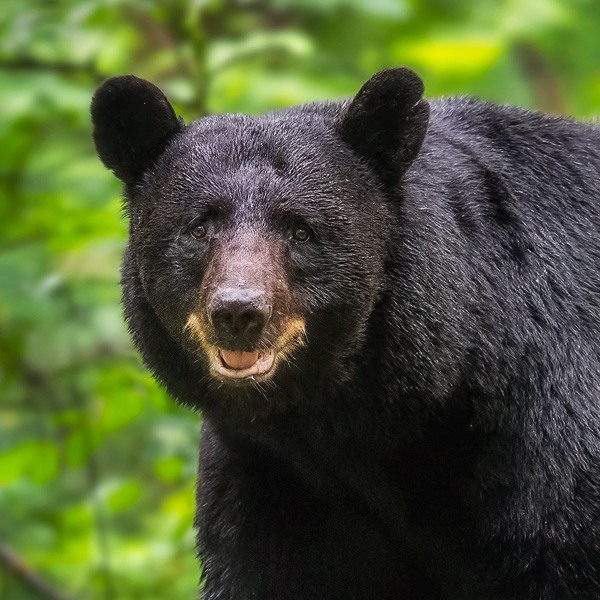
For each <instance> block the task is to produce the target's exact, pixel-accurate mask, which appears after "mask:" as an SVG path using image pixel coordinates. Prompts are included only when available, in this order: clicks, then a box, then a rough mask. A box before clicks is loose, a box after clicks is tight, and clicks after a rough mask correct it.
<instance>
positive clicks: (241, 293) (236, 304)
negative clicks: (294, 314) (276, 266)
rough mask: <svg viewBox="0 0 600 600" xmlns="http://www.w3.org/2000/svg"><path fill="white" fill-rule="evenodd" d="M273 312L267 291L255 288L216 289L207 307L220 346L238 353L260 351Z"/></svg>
mask: <svg viewBox="0 0 600 600" xmlns="http://www.w3.org/2000/svg"><path fill="white" fill-rule="evenodd" d="M272 311H273V306H272V303H271V302H270V299H269V297H268V294H267V293H266V291H265V290H261V289H252V288H230V287H225V288H220V289H217V290H216V292H215V293H214V294H213V295H212V297H211V298H210V300H209V302H208V306H207V312H208V317H209V320H210V323H211V324H212V327H213V331H214V336H215V341H216V342H217V345H218V346H219V347H221V348H224V349H228V350H237V351H252V350H254V349H255V348H256V347H257V345H258V342H259V340H260V337H261V334H262V332H263V330H264V328H265V326H266V324H267V323H268V321H269V319H270V318H271V314H272Z"/></svg>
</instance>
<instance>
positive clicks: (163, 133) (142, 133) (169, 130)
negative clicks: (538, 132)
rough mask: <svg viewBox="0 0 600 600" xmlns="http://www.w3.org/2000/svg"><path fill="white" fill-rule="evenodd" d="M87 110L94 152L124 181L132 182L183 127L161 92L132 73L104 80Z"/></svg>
mask: <svg viewBox="0 0 600 600" xmlns="http://www.w3.org/2000/svg"><path fill="white" fill-rule="evenodd" d="M91 113H92V123H93V125H94V142H95V144H96V150H97V151H98V155H99V156H100V158H101V159H102V162H103V163H104V164H105V165H106V166H107V167H108V168H109V169H112V170H113V171H114V173H115V175H116V176H117V177H118V178H119V179H121V180H122V181H123V182H125V183H127V184H134V183H136V182H137V181H138V180H139V178H140V177H141V175H142V173H143V172H144V171H145V170H146V169H147V168H148V167H151V166H152V165H153V164H154V162H155V161H156V159H157V158H158V157H159V156H160V154H161V153H162V151H163V150H164V149H165V147H166V145H167V143H168V142H169V140H171V138H172V137H173V136H174V135H176V134H177V133H179V132H180V131H182V130H183V128H184V125H183V122H182V121H180V120H179V119H178V118H177V115H176V114H175V111H174V110H173V107H172V106H171V105H170V104H169V101H168V100H167V98H166V97H165V95H164V94H163V93H162V92H161V91H160V90H159V89H158V88H157V87H156V86H155V85H153V84H152V83H150V82H149V81H146V80H144V79H139V78H138V77H134V76H133V75H123V76H121V77H111V78H110V79H107V80H106V81H104V83H102V85H100V87H99V88H98V89H97V90H96V93H95V94H94V98H93V99H92V107H91Z"/></svg>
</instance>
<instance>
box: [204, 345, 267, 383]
mask: <svg viewBox="0 0 600 600" xmlns="http://www.w3.org/2000/svg"><path fill="white" fill-rule="evenodd" d="M223 352H225V353H226V354H225V356H226V357H227V358H228V359H229V361H230V362H236V363H237V364H238V365H239V366H241V367H242V368H234V367H233V366H230V365H229V364H227V361H226V360H225V359H224V357H223ZM255 353H256V360H255V361H254V362H253V363H252V364H247V361H248V360H249V358H250V357H249V356H239V357H234V356H233V355H234V354H244V355H251V354H253V353H251V352H243V353H233V352H231V351H227V350H222V349H221V348H219V349H218V350H217V352H216V354H215V356H214V357H213V361H212V364H213V369H214V370H215V371H216V372H217V373H218V374H219V375H221V376H222V377H224V378H227V379H235V380H240V379H251V378H254V377H258V376H262V375H266V374H267V373H268V372H269V371H270V370H271V369H272V368H273V365H274V364H275V350H272V349H271V350H267V351H260V352H258V351H255Z"/></svg>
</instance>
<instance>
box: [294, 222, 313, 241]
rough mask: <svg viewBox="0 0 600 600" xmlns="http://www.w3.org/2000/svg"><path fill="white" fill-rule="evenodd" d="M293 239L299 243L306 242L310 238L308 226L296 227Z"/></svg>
mask: <svg viewBox="0 0 600 600" xmlns="http://www.w3.org/2000/svg"><path fill="white" fill-rule="evenodd" d="M292 238H293V239H294V240H295V241H297V242H300V243H302V242H306V241H308V239H309V238H310V229H309V228H308V227H307V226H306V225H296V226H295V227H294V228H293V229H292Z"/></svg>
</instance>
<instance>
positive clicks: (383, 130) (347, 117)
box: [336, 68, 429, 186]
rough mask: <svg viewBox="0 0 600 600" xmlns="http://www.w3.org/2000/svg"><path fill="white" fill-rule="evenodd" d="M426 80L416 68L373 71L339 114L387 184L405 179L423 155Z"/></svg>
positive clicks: (351, 140) (342, 131) (342, 129)
mask: <svg viewBox="0 0 600 600" xmlns="http://www.w3.org/2000/svg"><path fill="white" fill-rule="evenodd" d="M423 89H424V88H423V81H422V80H421V78H420V77H419V76H418V75H417V74H416V73H415V72H414V71H411V70H410V69H404V68H398V69H385V70H384V71H380V72H379V73H377V74H376V75H373V77H371V79H369V81H367V83H365V84H364V85H363V86H362V88H361V89H360V90H359V92H358V94H357V95H356V97H355V98H354V99H353V100H352V101H351V102H350V104H349V105H348V107H347V108H346V110H345V111H344V112H343V114H342V115H341V117H340V118H339V120H338V122H337V124H336V127H337V131H338V133H339V135H340V137H341V138H342V140H344V141H345V142H346V143H347V144H348V145H349V146H350V148H352V150H354V151H355V152H356V154H358V156H360V157H362V158H363V159H365V160H366V162H367V163H368V164H369V165H370V166H371V168H372V169H373V170H374V171H375V173H376V174H377V175H378V176H379V178H380V179H381V180H382V181H383V182H384V183H385V184H386V185H392V186H393V185H395V184H396V183H398V181H400V179H401V178H402V176H403V175H404V173H405V172H406V170H407V169H408V167H410V165H411V163H412V162H413V160H414V159H415V158H416V157H417V154H418V153H419V150H420V149H421V145H422V143H423V140H424V139H425V133H426V132H427V124H428V122H429V104H428V103H427V101H426V100H425V99H424V98H423Z"/></svg>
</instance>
